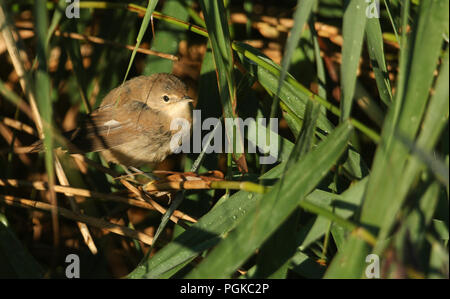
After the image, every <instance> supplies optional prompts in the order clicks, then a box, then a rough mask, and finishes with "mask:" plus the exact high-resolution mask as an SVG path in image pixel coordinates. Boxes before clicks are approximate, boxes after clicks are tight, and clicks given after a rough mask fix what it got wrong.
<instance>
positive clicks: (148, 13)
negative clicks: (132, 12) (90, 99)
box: [123, 0, 158, 82]
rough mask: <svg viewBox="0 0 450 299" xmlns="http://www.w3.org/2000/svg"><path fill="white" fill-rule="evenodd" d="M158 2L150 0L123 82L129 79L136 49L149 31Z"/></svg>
mask: <svg viewBox="0 0 450 299" xmlns="http://www.w3.org/2000/svg"><path fill="white" fill-rule="evenodd" d="M156 4H158V0H149V2H148V5H147V9H146V11H145V15H144V19H142V23H141V27H140V28H139V33H138V36H137V38H136V45H135V46H134V49H133V52H132V53H131V58H130V61H129V62H128V67H127V71H126V73H125V77H124V78H123V82H125V81H126V80H127V77H128V73H129V71H130V69H131V66H132V65H133V61H134V57H135V56H136V50H137V48H139V46H140V45H141V42H142V38H143V37H144V34H145V31H147V28H148V25H149V23H150V20H151V18H152V13H153V11H154V10H155V7H156Z"/></svg>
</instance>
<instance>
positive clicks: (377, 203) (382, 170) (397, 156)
mask: <svg viewBox="0 0 450 299" xmlns="http://www.w3.org/2000/svg"><path fill="white" fill-rule="evenodd" d="M447 8H448V1H423V2H421V6H420V15H419V22H418V24H417V29H416V31H415V32H416V34H415V39H414V45H413V49H414V52H413V53H414V54H413V55H412V57H411V58H410V61H411V64H410V67H408V66H406V65H405V64H403V65H401V69H400V71H401V72H407V73H406V74H405V73H404V74H403V75H404V76H406V77H405V79H404V81H399V84H402V83H403V82H404V84H405V86H404V88H403V90H404V92H402V93H400V94H399V95H398V96H401V95H403V97H402V98H398V99H397V101H399V104H397V103H396V105H395V106H394V105H391V109H390V111H389V113H388V116H387V118H386V121H385V122H386V124H385V127H384V129H383V135H382V138H383V143H382V145H380V146H379V147H378V149H377V153H376V155H375V160H374V164H373V165H374V167H373V171H372V174H371V180H370V182H369V185H368V187H367V194H366V199H365V202H364V206H363V209H362V214H361V221H362V222H363V223H366V224H367V225H370V226H373V227H375V228H376V227H378V228H379V227H381V226H383V227H384V228H385V229H384V230H383V233H384V234H386V233H387V231H388V229H387V228H388V227H390V226H391V225H392V222H393V221H394V219H395V215H396V213H397V212H398V209H399V208H400V206H401V203H402V202H403V199H404V196H402V197H398V196H397V195H398V191H399V186H401V185H400V182H401V180H402V178H403V177H404V174H405V171H404V167H405V162H406V159H407V153H408V150H407V148H406V147H405V146H404V145H403V144H402V143H401V142H400V141H398V140H396V138H395V135H396V134H401V135H402V136H404V137H405V138H409V139H413V138H414V136H415V135H416V133H417V130H418V129H419V125H420V123H421V120H422V118H423V113H424V109H425V105H426V103H427V99H428V93H429V90H430V87H431V84H432V81H433V78H434V75H433V73H434V71H435V68H436V62H437V60H438V57H439V55H440V50H441V44H442V40H443V38H442V33H443V28H442V22H447V24H448V18H446V16H448V14H446V12H447ZM430 32H433V34H430ZM397 105H402V106H401V107H400V109H399V110H400V111H397V109H398V106H397ZM394 107H395V108H394ZM397 114H398V125H397V127H396V126H395V125H394V124H395V117H396V116H397ZM396 132H398V133H396ZM386 173H389V176H386ZM380 186H383V187H382V188H380ZM384 237H385V235H384ZM382 238H383V236H382Z"/></svg>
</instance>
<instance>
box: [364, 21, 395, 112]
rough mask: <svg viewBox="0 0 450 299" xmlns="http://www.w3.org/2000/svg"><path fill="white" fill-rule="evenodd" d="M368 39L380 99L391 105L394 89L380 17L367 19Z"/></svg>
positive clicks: (368, 48)
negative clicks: (392, 88)
mask: <svg viewBox="0 0 450 299" xmlns="http://www.w3.org/2000/svg"><path fill="white" fill-rule="evenodd" d="M366 40H367V50H368V52H369V57H370V60H371V65H372V69H373V72H374V74H375V80H376V83H377V87H378V93H379V95H380V99H381V100H382V101H383V102H384V103H385V104H386V105H387V106H389V104H390V103H391V101H392V91H391V83H390V81H389V73H388V70H387V67H386V60H385V58H384V47H383V36H382V32H381V27H380V21H379V19H377V18H371V19H368V20H367V23H366Z"/></svg>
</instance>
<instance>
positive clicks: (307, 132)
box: [254, 102, 320, 278]
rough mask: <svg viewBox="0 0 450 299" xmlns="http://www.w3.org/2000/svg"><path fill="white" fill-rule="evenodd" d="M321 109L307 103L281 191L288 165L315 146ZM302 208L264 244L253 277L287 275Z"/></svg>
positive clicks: (294, 249) (294, 248)
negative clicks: (303, 119)
mask: <svg viewBox="0 0 450 299" xmlns="http://www.w3.org/2000/svg"><path fill="white" fill-rule="evenodd" d="M319 113H320V105H319V104H318V103H314V102H308V103H307V104H306V111H305V121H304V124H303V127H302V130H301V131H300V135H299V136H298V138H297V142H296V144H295V146H294V149H293V150H292V151H291V154H290V156H289V159H288V160H287V162H286V165H285V169H284V175H283V177H282V178H281V181H280V183H279V184H278V187H277V188H278V190H277V191H278V194H277V195H276V197H279V196H281V194H280V191H281V188H282V185H283V181H284V178H285V177H286V173H287V171H288V170H289V168H290V167H291V166H292V165H294V164H295V163H296V162H297V161H298V160H299V159H301V158H302V157H303V156H305V155H306V154H307V153H308V152H309V151H310V150H311V148H312V145H313V144H314V139H315V131H316V122H317V118H318V117H319ZM299 220H300V210H299V209H297V210H296V211H294V212H293V213H292V215H290V216H289V218H288V219H287V220H285V221H284V222H283V223H282V224H281V225H280V227H279V228H278V229H277V230H276V231H275V232H274V233H273V234H272V236H270V238H269V239H268V240H267V241H266V242H265V243H264V244H263V246H262V247H261V252H260V253H259V254H258V258H257V262H256V271H255V274H254V277H266V278H267V277H269V278H285V277H286V275H287V270H288V267H289V263H288V261H289V259H290V258H291V257H292V255H293V254H294V253H295V251H296V248H297V247H298V244H297V240H296V239H295V238H292V236H293V235H295V234H296V232H297V226H298V223H299Z"/></svg>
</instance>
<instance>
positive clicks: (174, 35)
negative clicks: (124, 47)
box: [142, 0, 190, 75]
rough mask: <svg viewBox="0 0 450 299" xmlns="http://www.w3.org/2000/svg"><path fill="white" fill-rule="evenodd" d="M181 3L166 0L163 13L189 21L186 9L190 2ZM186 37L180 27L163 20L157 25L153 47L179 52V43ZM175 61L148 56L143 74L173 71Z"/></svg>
mask: <svg viewBox="0 0 450 299" xmlns="http://www.w3.org/2000/svg"><path fill="white" fill-rule="evenodd" d="M186 2H187V3H181V1H178V0H170V1H165V2H164V7H163V8H162V11H161V12H162V13H163V14H165V15H170V16H172V17H175V18H177V19H179V20H181V21H187V19H188V17H189V14H188V12H187V10H186V9H185V5H189V4H190V2H189V1H186ZM184 38H185V31H184V30H180V28H179V27H177V26H175V25H173V24H169V23H164V22H161V23H159V24H158V25H157V26H156V32H155V36H154V38H153V41H152V49H153V50H155V51H159V52H162V53H166V54H174V55H175V54H177V52H178V44H179V42H180V41H181V40H183V39H184ZM172 67H173V61H171V60H168V59H161V58H159V57H156V56H148V57H147V59H146V65H145V68H144V70H143V72H142V73H143V75H151V74H155V73H171V72H172Z"/></svg>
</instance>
